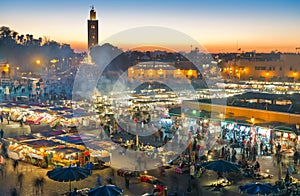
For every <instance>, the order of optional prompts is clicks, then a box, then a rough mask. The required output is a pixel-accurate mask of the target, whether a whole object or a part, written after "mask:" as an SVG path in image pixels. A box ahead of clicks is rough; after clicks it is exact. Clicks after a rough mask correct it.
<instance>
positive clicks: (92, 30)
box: [88, 6, 98, 53]
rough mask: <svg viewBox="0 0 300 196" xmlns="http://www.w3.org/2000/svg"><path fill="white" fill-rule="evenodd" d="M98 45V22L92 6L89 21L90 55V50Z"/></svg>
mask: <svg viewBox="0 0 300 196" xmlns="http://www.w3.org/2000/svg"><path fill="white" fill-rule="evenodd" d="M96 45H98V20H97V19H96V11H95V10H94V6H92V9H91V11H90V19H89V20H88V52H89V53H90V49H91V48H92V47H94V46H96Z"/></svg>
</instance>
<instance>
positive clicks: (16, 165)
mask: <svg viewBox="0 0 300 196" xmlns="http://www.w3.org/2000/svg"><path fill="white" fill-rule="evenodd" d="M18 165H19V162H18V160H14V162H13V167H14V171H15V172H17V173H18Z"/></svg>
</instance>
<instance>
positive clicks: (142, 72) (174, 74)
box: [128, 61, 197, 81]
mask: <svg viewBox="0 0 300 196" xmlns="http://www.w3.org/2000/svg"><path fill="white" fill-rule="evenodd" d="M191 77H195V78H197V71H196V70H195V69H178V68H176V67H175V63H174V62H167V63H166V62H156V61H146V62H140V63H138V64H137V65H135V66H133V67H130V68H129V69H128V79H129V80H131V81H133V80H138V81H139V80H144V79H150V80H151V79H153V80H155V79H163V80H167V79H171V80H173V79H184V78H189V79H190V78H191Z"/></svg>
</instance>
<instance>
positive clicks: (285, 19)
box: [0, 0, 300, 52]
mask: <svg viewBox="0 0 300 196" xmlns="http://www.w3.org/2000/svg"><path fill="white" fill-rule="evenodd" d="M89 5H94V6H95V8H96V11H97V18H98V19H99V32H100V42H101V41H102V40H104V39H105V38H107V37H110V36H111V35H113V34H115V33H118V32H120V31H122V30H126V29H129V28H133V27H140V26H153V25H155V26H163V27H168V28H172V29H175V30H179V31H182V32H184V33H186V34H188V35H190V36H191V37H193V38H194V39H196V40H197V41H198V42H199V43H201V44H202V45H204V46H205V47H206V48H207V49H208V50H209V51H210V52H230V51H231V52H233V51H236V47H237V41H238V47H240V48H242V50H244V51H252V50H257V51H258V52H261V51H265V52H269V51H271V50H280V51H286V52H295V47H297V46H299V45H300V26H299V18H300V12H299V10H300V3H299V2H297V1H263V2H262V1H251V2H242V1H221V0H220V1H213V2H210V1H207V2H206V1H205V2H198V1H189V2H185V1H168V2H161V1H151V2H148V3H147V4H145V3H144V2H143V1H135V0H134V1H129V2H127V1H126V3H125V1H96V2H93V1H70V0H66V1H57V0H54V1H21V0H19V1H4V2H2V3H1V8H0V10H1V12H0V18H1V24H2V25H7V26H10V27H11V28H12V29H14V30H16V31H17V32H19V33H24V34H26V33H28V32H30V33H31V34H34V35H35V36H42V37H43V36H48V37H50V39H53V40H56V41H59V42H64V43H71V46H72V47H74V48H75V49H76V50H79V51H83V50H87V48H86V44H87V38H86V33H87V32H86V28H84V27H85V26H86V23H87V22H86V19H87V18H88V14H87V13H88V10H89V8H90V7H89ZM183 44H185V43H183ZM187 48H188V47H187Z"/></svg>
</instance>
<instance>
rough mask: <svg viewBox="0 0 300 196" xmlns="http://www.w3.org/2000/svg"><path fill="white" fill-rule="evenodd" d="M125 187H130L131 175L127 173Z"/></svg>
mask: <svg viewBox="0 0 300 196" xmlns="http://www.w3.org/2000/svg"><path fill="white" fill-rule="evenodd" d="M125 187H126V188H127V189H129V176H128V175H127V174H126V175H125Z"/></svg>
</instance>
